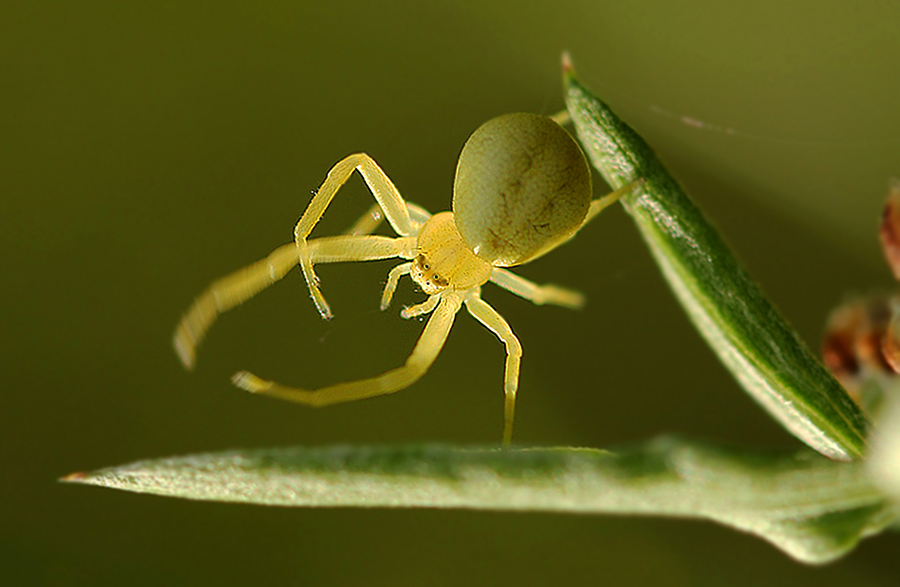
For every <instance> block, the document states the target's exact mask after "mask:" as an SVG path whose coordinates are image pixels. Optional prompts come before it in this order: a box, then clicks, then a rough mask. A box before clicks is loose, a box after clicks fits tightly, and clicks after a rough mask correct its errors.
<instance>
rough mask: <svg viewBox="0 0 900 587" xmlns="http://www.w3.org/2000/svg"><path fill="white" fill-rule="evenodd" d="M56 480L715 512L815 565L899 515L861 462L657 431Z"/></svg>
mask: <svg viewBox="0 0 900 587" xmlns="http://www.w3.org/2000/svg"><path fill="white" fill-rule="evenodd" d="M64 480H65V481H70V482H78V483H86V484H91V485H101V486H106V487H113V488H117V489H123V490H126V491H134V492H138V493H152V494H157V495H168V496H173V497H182V498H188V499H199V500H209V501H226V502H243V503H255V504H266V505H279V506H312V507H321V506H364V507H374V506H378V507H428V508H470V509H489V510H529V511H534V510H540V511H556V512H573V513H574V512H577V513H609V514H640V515H664V516H678V517H688V518H700V519H708V520H714V521H716V522H719V523H721V524H724V525H726V526H730V527H733V528H737V529H739V530H743V531H746V532H750V533H751V534H755V535H757V536H760V537H762V538H764V539H766V540H768V541H769V542H771V543H773V544H775V545H776V546H778V547H779V548H781V549H782V550H784V551H785V552H787V553H788V554H790V555H791V556H793V557H795V558H797V559H799V560H801V561H805V562H810V563H824V562H827V561H829V560H832V559H834V558H836V557H838V556H841V555H842V554H844V553H845V552H847V551H849V550H850V549H852V548H853V546H854V545H855V544H856V543H857V541H858V540H859V539H860V538H861V537H864V536H866V535H868V534H871V533H874V532H877V531H878V530H880V529H881V528H883V527H884V526H886V525H887V524H889V523H890V522H891V521H893V520H894V519H896V517H897V511H896V510H895V508H894V506H893V505H890V503H889V502H887V501H885V499H884V497H883V496H882V495H881V494H880V493H879V492H878V491H877V490H876V489H875V488H874V487H873V486H872V485H871V483H870V482H869V481H868V479H867V477H866V475H864V474H863V471H862V464H860V463H841V462H837V461H832V460H829V459H826V458H824V457H822V456H820V455H817V454H815V453H813V452H812V451H809V450H808V449H803V450H801V451H800V452H796V453H784V452H761V451H750V450H744V449H741V450H738V449H725V448H719V447H713V446H710V445H703V444H699V443H695V442H688V441H684V440H679V439H674V438H661V439H657V440H654V441H651V442H648V443H646V444H643V445H640V446H634V447H629V448H625V449H623V450H621V451H616V453H615V454H613V453H610V452H606V451H601V450H593V449H552V448H543V449H540V448H536V449H516V450H508V449H507V450H504V449H488V448H485V449H478V448H476V449H461V448H450V447H442V446H407V447H377V448H365V447H331V448H281V449H263V450H234V451H230V452H222V453H213V454H200V455H192V456H185V457H174V458H168V459H159V460H149V461H141V462H137V463H133V464H129V465H123V466H120V467H112V468H109V469H102V470H100V471H96V472H93V473H79V474H75V475H70V476H69V477H67V478H65V479H64Z"/></svg>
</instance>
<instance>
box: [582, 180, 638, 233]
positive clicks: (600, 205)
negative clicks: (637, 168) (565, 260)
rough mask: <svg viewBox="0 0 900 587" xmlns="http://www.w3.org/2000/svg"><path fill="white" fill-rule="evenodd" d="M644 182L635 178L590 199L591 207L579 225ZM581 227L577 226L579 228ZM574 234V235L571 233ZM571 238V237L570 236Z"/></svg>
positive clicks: (588, 220) (591, 218) (585, 222)
mask: <svg viewBox="0 0 900 587" xmlns="http://www.w3.org/2000/svg"><path fill="white" fill-rule="evenodd" d="M643 184H644V180H643V179H636V180H634V181H632V182H629V183H627V184H625V185H623V186H622V187H620V188H619V189H617V190H616V191H614V192H610V193H608V194H606V195H605V196H600V197H599V198H597V199H596V200H592V201H591V207H590V208H588V213H587V216H585V217H584V222H582V223H581V226H584V225H585V224H587V223H588V222H590V221H591V220H593V219H594V216H596V215H597V214H599V213H600V212H602V211H603V210H604V209H605V208H607V207H609V206H610V205H612V204H615V203H616V202H618V201H619V198H621V197H622V196H625V195H627V194H629V193H631V191H632V190H634V189H635V188H637V187H640V186H641V185H643ZM580 229H581V227H579V230H580ZM573 236H574V235H573ZM570 238H571V237H570Z"/></svg>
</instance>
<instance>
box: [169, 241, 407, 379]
mask: <svg viewBox="0 0 900 587" xmlns="http://www.w3.org/2000/svg"><path fill="white" fill-rule="evenodd" d="M414 248H415V238H413V237H401V238H390V237H386V236H337V237H329V238H321V239H315V240H313V241H311V242H310V243H309V244H308V245H307V247H306V252H307V254H308V255H309V259H310V263H317V262H318V263H338V262H342V261H370V260H375V259H387V258H391V257H404V256H406V257H408V256H409V255H411V254H412V252H411V251H412V250H413V249H414ZM296 264H297V248H296V247H295V245H294V244H287V245H283V246H281V247H278V248H277V249H275V251H273V252H272V253H271V254H270V255H269V256H268V257H266V258H265V259H263V260H261V261H257V262H256V263H253V264H252V265H249V266H247V267H245V268H243V269H240V270H238V271H236V272H234V273H232V274H231V275H228V276H226V277H223V278H222V279H219V280H217V281H214V282H213V283H212V285H210V286H209V288H207V289H206V291H204V292H203V293H202V294H200V296H199V297H198V298H197V299H196V300H195V301H194V303H193V305H192V306H191V307H190V308H189V309H188V311H187V312H186V313H185V314H184V316H183V317H182V319H181V322H180V323H179V324H178V327H177V328H176V329H175V335H174V338H173V341H172V342H173V344H174V346H175V350H176V352H177V353H178V356H179V358H181V362H182V363H183V364H184V366H185V367H187V368H188V369H191V368H192V367H193V366H194V362H195V360H196V356H197V347H198V346H199V345H200V343H201V342H202V341H203V338H204V337H205V336H206V332H207V331H208V330H209V328H210V327H211V326H212V325H213V323H214V322H215V321H216V318H218V317H219V314H222V313H223V312H227V311H228V310H230V309H232V308H234V307H235V306H237V305H240V304H242V303H244V302H245V301H247V300H249V299H250V298H252V297H253V296H255V295H256V294H258V293H259V292H261V291H262V290H263V289H265V288H267V287H268V286H270V285H272V284H273V283H275V282H276V281H278V280H280V279H281V278H282V277H284V276H285V275H286V274H287V272H288V271H290V270H291V268H292V267H293V266H294V265H296ZM323 301H324V299H323ZM326 308H327V304H326Z"/></svg>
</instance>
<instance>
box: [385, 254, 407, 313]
mask: <svg viewBox="0 0 900 587" xmlns="http://www.w3.org/2000/svg"><path fill="white" fill-rule="evenodd" d="M412 265H413V264H412V263H401V264H400V265H397V266H396V267H394V268H393V269H391V272H390V273H388V280H387V283H386V284H384V292H383V293H382V294H381V309H382V310H387V309H388V306H390V305H391V298H393V297H394V292H395V291H396V290H397V282H398V281H400V278H401V277H402V276H404V275H408V274H409V272H410V270H412Z"/></svg>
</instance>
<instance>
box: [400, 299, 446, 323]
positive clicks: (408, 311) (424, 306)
mask: <svg viewBox="0 0 900 587" xmlns="http://www.w3.org/2000/svg"><path fill="white" fill-rule="evenodd" d="M440 301H441V295H440V294H435V295H433V296H428V299H427V300H425V301H424V302H422V303H421V304H416V305H415V306H407V307H405V308H403V310H402V311H401V312H400V317H401V318H403V319H404V320H409V319H410V318H415V317H416V316H421V315H422V314H428V313H430V312H432V311H433V310H434V309H435V308H436V307H437V305H438V302H440Z"/></svg>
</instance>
